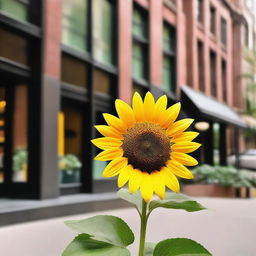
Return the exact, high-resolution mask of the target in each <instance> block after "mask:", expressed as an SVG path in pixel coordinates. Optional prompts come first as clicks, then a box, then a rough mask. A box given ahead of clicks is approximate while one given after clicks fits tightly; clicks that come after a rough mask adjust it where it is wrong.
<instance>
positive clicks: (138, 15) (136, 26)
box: [132, 5, 148, 81]
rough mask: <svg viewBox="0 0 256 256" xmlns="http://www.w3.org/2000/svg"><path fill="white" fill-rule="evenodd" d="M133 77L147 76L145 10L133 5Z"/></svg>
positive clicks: (141, 78)
mask: <svg viewBox="0 0 256 256" xmlns="http://www.w3.org/2000/svg"><path fill="white" fill-rule="evenodd" d="M132 33H133V53H132V58H133V61H132V70H133V77H134V78H135V79H138V80H144V81H145V80H147V78H148V21H147V14H146V12H145V11H144V10H143V9H141V8H140V7H138V6H137V5H135V6H134V9H133V26H132Z"/></svg>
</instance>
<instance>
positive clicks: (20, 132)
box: [12, 85, 28, 182]
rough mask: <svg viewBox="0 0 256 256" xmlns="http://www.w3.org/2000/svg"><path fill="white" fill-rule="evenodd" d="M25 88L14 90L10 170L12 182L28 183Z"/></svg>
mask: <svg viewBox="0 0 256 256" xmlns="http://www.w3.org/2000/svg"><path fill="white" fill-rule="evenodd" d="M27 95H28V93H27V86H26V85H18V86H16V87H15V88H14V106H13V109H14V111H13V147H12V148H13V158H12V170H13V177H12V180H13V181H14V182H27V181H28V150H27V146H28V126H27V120H28V98H27Z"/></svg>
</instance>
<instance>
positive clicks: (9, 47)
mask: <svg viewBox="0 0 256 256" xmlns="http://www.w3.org/2000/svg"><path fill="white" fill-rule="evenodd" d="M0 1H1V0H0ZM27 52H28V42H27V40H26V39H24V38H22V37H20V36H18V35H15V34H13V33H11V32H9V31H6V30H3V29H1V28H0V57H4V58H7V59H10V60H12V61H15V62H18V63H21V64H24V65H28V55H27Z"/></svg>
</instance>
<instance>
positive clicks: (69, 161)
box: [59, 154, 82, 171]
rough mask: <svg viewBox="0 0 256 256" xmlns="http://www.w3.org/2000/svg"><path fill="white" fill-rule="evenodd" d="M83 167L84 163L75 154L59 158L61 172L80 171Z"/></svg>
mask: <svg viewBox="0 0 256 256" xmlns="http://www.w3.org/2000/svg"><path fill="white" fill-rule="evenodd" d="M81 167H82V163H81V162H80V160H79V159H78V157H77V156H75V155H73V154H67V155H65V156H60V157H59V169H60V170H61V171H70V170H73V171H79V169H80V168H81Z"/></svg>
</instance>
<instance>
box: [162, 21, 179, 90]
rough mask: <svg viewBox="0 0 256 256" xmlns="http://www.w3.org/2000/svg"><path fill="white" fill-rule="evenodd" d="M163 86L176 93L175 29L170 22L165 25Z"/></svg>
mask: <svg viewBox="0 0 256 256" xmlns="http://www.w3.org/2000/svg"><path fill="white" fill-rule="evenodd" d="M162 44H163V78H162V80H163V88H164V90H165V91H167V92H172V93H174V94H175V90H176V86H175V30H174V29H173V28H172V27H171V26H170V25H169V24H168V23H164V26H163V43H162Z"/></svg>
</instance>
